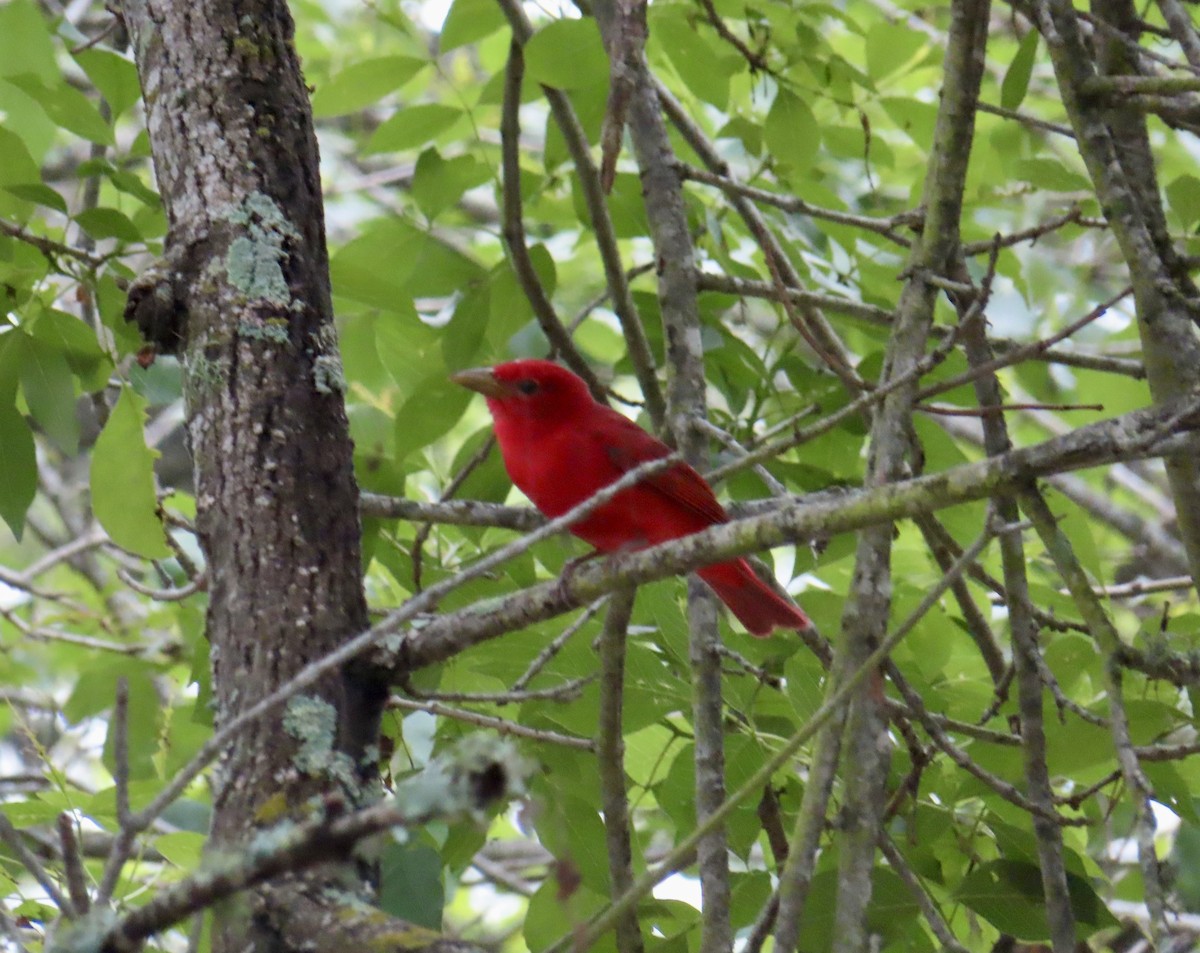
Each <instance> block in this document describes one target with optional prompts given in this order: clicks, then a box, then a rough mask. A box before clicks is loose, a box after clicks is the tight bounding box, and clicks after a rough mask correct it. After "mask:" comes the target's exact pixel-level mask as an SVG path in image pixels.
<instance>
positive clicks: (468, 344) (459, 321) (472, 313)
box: [441, 281, 491, 371]
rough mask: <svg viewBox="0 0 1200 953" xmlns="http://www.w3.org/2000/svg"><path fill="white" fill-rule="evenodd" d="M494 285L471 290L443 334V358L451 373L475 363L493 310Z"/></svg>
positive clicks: (457, 308) (463, 298)
mask: <svg viewBox="0 0 1200 953" xmlns="http://www.w3.org/2000/svg"><path fill="white" fill-rule="evenodd" d="M490 290H491V289H490V285H489V283H486V282H482V281H481V282H479V284H477V285H475V286H473V287H472V288H470V289H469V290H468V291H467V293H466V294H465V295H463V296H462V298H460V299H459V302H458V304H457V305H456V306H455V308H454V315H453V316H452V317H451V318H450V323H449V324H447V325H446V330H445V333H444V334H442V336H441V337H442V359H443V360H444V361H445V362H446V367H447V368H448V369H449V370H455V371H458V370H462V369H463V368H465V367H469V366H470V365H471V364H473V363H474V361H475V355H476V354H478V353H479V347H480V345H481V344H482V343H483V335H484V332H485V331H486V330H487V323H488V315H489V313H490V310H491V304H490V302H491V293H490Z"/></svg>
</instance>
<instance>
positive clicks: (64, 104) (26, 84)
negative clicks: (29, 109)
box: [8, 76, 115, 146]
mask: <svg viewBox="0 0 1200 953" xmlns="http://www.w3.org/2000/svg"><path fill="white" fill-rule="evenodd" d="M8 81H9V82H10V83H12V84H13V85H14V86H16V87H17V88H18V89H20V90H21V91H22V92H25V93H27V94H28V95H29V96H30V98H32V99H33V100H34V101H35V102H37V104H38V105H39V106H41V107H42V109H44V110H45V111H46V115H47V116H49V117H50V119H51V120H52V121H53V122H55V123H56V124H57V125H59V126H62V127H63V128H64V129H66V130H68V131H69V132H73V133H75V135H77V136H80V137H81V138H84V139H87V140H90V141H91V142H98V143H100V144H101V145H106V146H111V145H114V144H115V140H114V139H113V131H112V126H111V125H109V123H108V122H106V121H105V119H104V117H103V116H101V115H100V111H99V110H98V109H97V108H96V106H95V104H94V103H92V102H91V101H90V100H89V99H88V98H87V97H86V96H84V95H83V93H81V92H80V91H79V90H77V89H75V88H74V87H72V86H69V85H67V83H66V82H61V81H60V82H58V83H55V84H54V85H50V86H48V85H46V84H44V83H42V82H41V81H40V80H38V79H37V78H36V77H34V76H11V77H9V80H8Z"/></svg>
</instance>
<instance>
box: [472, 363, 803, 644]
mask: <svg viewBox="0 0 1200 953" xmlns="http://www.w3.org/2000/svg"><path fill="white" fill-rule="evenodd" d="M450 379H451V380H452V381H454V382H455V383H456V384H461V385H462V386H463V387H468V388H470V389H471V390H475V391H479V393H481V394H483V395H484V396H485V397H486V398H487V404H488V410H490V411H491V412H492V420H493V421H494V422H495V425H496V440H497V441H498V442H499V444H500V452H501V454H503V456H504V467H505V469H507V470H508V475H509V476H510V477H511V478H512V481H513V483H515V484H516V485H517V486H518V487H520V489H521V490H522V491H523V492H524V493H525V495H526V496H527V497H529V499H531V500H532V501H533V503H534V505H535V506H536V507H537V508H538V509H539V510H541V511H542V512H543V513H544V514H545V515H546V516H549V517H551V518H553V517H555V516H561V515H562V514H563V513H565V512H567V510H569V509H571V508H572V507H573V506H577V505H578V504H580V503H582V502H583V501H584V500H586V499H587V498H588V497H590V496H592V495H593V494H594V493H595V492H596V491H597V490H599V489H601V488H602V487H605V486H607V485H608V484H610V483H612V482H614V481H616V480H618V479H620V477H621V476H623V475H624V474H625V473H628V472H629V471H630V470H632V469H633V468H634V467H636V466H638V465H639V464H642V463H646V462H647V461H650V460H657V459H659V458H660V457H665V456H667V455H668V454H669V453H670V452H671V449H670V447H668V446H667V445H666V444H665V443H663V442H662V441H661V440H657V439H655V438H654V437H652V436H650V434H648V433H646V431H644V430H643V429H642V428H641V427H639V426H638V425H637V424H635V423H633V422H632V421H630V420H628V419H626V418H625V417H622V416H621V415H620V414H619V413H617V412H616V411H615V410H612V409H611V408H609V407H605V406H604V405H603V404H600V403H597V402H596V401H595V400H593V399H592V395H591V393H590V392H589V391H588V388H587V385H586V384H585V383H584V382H583V380H582V379H580V378H579V377H577V376H576V375H575V374H572V373H571V372H570V371H568V370H566V369H565V368H562V367H559V366H558V365H557V364H552V363H550V362H549V361H535V360H524V361H511V362H509V363H507V364H498V365H496V366H495V367H490V368H489V367H484V368H477V369H474V370H469V371H461V372H459V373H457V374H454V375H452V376H451V378H450ZM728 519H729V514H728V513H726V512H725V509H724V507H722V506H721V504H720V503H718V502H717V498H716V496H714V495H713V491H712V488H711V487H710V486H709V485H708V484H707V483H706V482H705V480H704V477H702V476H701V475H700V474H699V473H697V472H696V471H695V470H693V469H692V468H691V467H690V466H688V465H687V464H686V463H682V462H681V463H677V464H675V465H674V466H671V467H668V468H667V469H666V470H663V471H660V472H658V473H654V474H651V475H650V476H647V477H646V478H645V479H644V480H642V481H641V482H640V483H638V484H637V485H636V486H632V487H630V488H629V489H627V490H623V491H622V492H620V493H618V494H617V495H616V496H615V497H613V498H612V500H610V501H609V502H607V503H605V504H604V505H602V506H600V507H598V508H597V509H595V510H593V511H592V513H591V514H590V515H588V516H586V517H584V518H583V519H581V520H580V521H579V522H577V523H575V524H574V525H573V526H571V532H572V533H574V534H575V535H576V536H578V537H579V538H580V539H583V540H586V541H587V542H589V543H591V544H592V545H593V546H595V547H596V549H597V550H598V551H599V552H602V553H614V552H623V551H627V550H631V549H645V548H646V547H648V546H654V545H656V544H658V543H664V542H666V541H667V540H670V539H678V538H679V537H680V536H690V535H691V534H692V533H698V532H700V531H701V530H703V529H707V528H708V527H709V526H713V525H715V524H717V523H724V522H727V521H728ZM697 573H698V575H699V576H700V578H701V579H703V580H704V581H705V582H707V583H708V584H709V585H710V586H712V588H713V590H714V591H715V592H716V594H717V595H718V596H719V597H720V599H721V601H722V602H724V603H725V605H727V606H728V607H729V609H730V611H731V612H732V613H733V614H734V615H735V616H737V618H738V619H739V620H740V621H741V623H742V625H744V626H745V627H746V628H747V629H749V630H750V632H751V633H752V634H753V635H756V636H760V637H763V636H767V635H770V634H771V631H772V630H773V629H775V628H776V627H780V628H785V629H806V628H808V626H809V625H811V623H810V622H809V619H808V616H806V615H805V614H804V613H803V612H801V611H800V609H798V608H797V607H796V606H795V605H793V604H792V603H791V602H789V601H788V600H787V599H784V598H783V597H782V596H779V595H777V594H776V593H775V592H774V590H772V589H771V587H770V586H768V585H767V584H766V583H764V582H763V581H762V580H761V579H759V578H758V576H756V575H755V574H754V570H753V569H751V568H750V564H749V563H748V562H746V560H744V559H731V560H730V561H729V562H724V563H716V564H715V565H712V566H705V567H704V568H702V569H700V570H698V571H697Z"/></svg>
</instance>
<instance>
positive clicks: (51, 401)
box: [21, 339, 79, 456]
mask: <svg viewBox="0 0 1200 953" xmlns="http://www.w3.org/2000/svg"><path fill="white" fill-rule="evenodd" d="M26 340H27V344H26V346H25V348H24V351H25V360H24V361H23V362H22V365H21V393H22V394H24V395H25V403H26V404H27V405H28V406H29V413H30V414H31V415H32V416H33V419H34V420H35V421H37V423H38V426H40V427H41V428H42V429H43V430H44V431H45V432H46V433H47V435H49V437H50V438H51V439H52V440H53V441H54V442H55V443H56V444H57V445H58V447H59V449H60V450H62V451H63V452H64V453H66V454H68V455H71V456H73V455H74V454H75V453H76V451H77V450H78V449H79V418H78V417H77V416H76V415H75V375H74V374H72V373H71V368H70V366H69V365H68V364H67V359H66V358H65V357H63V354H62V352H61V351H58V350H55V349H53V348H51V347H48V346H47V345H45V344H42V343H39V342H36V341H34V340H32V339H26Z"/></svg>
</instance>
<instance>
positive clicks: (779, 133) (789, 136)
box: [763, 89, 821, 171]
mask: <svg viewBox="0 0 1200 953" xmlns="http://www.w3.org/2000/svg"><path fill="white" fill-rule="evenodd" d="M763 138H764V139H765V140H766V143H767V148H768V149H769V150H770V152H771V154H772V155H773V156H774V157H775V161H776V162H778V163H779V164H781V165H783V166H790V167H792V168H795V169H797V170H799V171H803V170H805V169H808V168H809V167H810V166H811V165H812V164H813V160H814V159H815V158H816V155H817V147H818V146H819V145H820V144H821V130H820V128H819V127H818V126H817V117H816V116H814V115H813V112H812V110H811V109H809V108H808V104H807V103H806V102H804V100H802V99H801V98H800V97H799V96H796V95H794V94H792V93H790V92H788V91H787V90H786V89H780V90H779V91H778V92H777V93H776V94H775V102H773V103H772V104H771V109H770V111H769V112H768V113H767V121H766V123H765V124H764V126H763Z"/></svg>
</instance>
